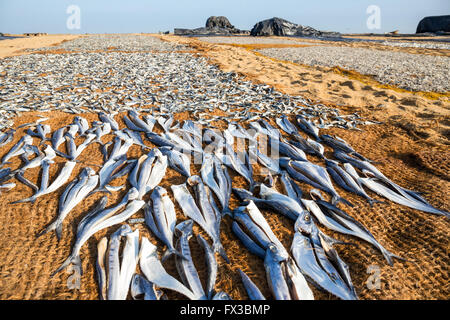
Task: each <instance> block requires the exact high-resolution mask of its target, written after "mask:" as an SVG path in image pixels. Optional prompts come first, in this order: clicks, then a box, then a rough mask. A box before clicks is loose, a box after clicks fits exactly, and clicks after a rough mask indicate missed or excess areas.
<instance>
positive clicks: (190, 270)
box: [175, 219, 207, 300]
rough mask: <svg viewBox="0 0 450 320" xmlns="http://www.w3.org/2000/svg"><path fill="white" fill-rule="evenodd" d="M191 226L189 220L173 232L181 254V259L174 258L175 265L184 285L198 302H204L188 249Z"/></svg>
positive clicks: (204, 295)
mask: <svg viewBox="0 0 450 320" xmlns="http://www.w3.org/2000/svg"><path fill="white" fill-rule="evenodd" d="M193 224H194V222H193V221H192V220H190V219H189V220H186V221H183V222H180V223H179V224H178V225H177V226H176V229H175V230H176V233H177V235H178V239H177V243H176V248H177V250H178V252H180V253H181V254H182V256H183V258H182V257H179V256H175V264H176V267H177V270H178V274H179V275H180V277H181V279H182V282H183V283H184V285H185V286H186V287H187V288H190V289H191V291H192V292H193V293H194V294H195V295H196V296H197V297H198V299H199V300H206V298H207V297H206V294H205V291H204V290H203V287H202V283H201V282H200V278H199V276H198V272H197V269H196V267H195V265H194V262H193V261H192V256H191V249H190V247H189V239H190V238H191V237H192V226H193Z"/></svg>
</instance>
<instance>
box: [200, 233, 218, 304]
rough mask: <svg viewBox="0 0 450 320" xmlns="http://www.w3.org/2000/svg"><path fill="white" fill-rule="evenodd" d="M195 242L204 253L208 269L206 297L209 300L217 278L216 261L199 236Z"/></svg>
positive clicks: (209, 248)
mask: <svg viewBox="0 0 450 320" xmlns="http://www.w3.org/2000/svg"><path fill="white" fill-rule="evenodd" d="M197 242H198V244H199V245H200V246H201V247H202V248H203V251H204V252H205V261H206V268H207V269H208V280H207V281H206V296H207V297H208V299H209V300H211V299H212V296H213V294H214V286H215V284H216V278H217V261H216V257H215V255H214V251H213V249H212V248H211V247H210V245H209V244H208V242H207V241H206V240H205V238H203V237H202V236H201V235H200V234H199V235H197Z"/></svg>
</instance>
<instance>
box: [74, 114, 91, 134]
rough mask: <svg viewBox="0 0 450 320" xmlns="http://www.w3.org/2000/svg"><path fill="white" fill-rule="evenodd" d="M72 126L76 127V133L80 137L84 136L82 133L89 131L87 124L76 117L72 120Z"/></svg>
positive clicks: (84, 120)
mask: <svg viewBox="0 0 450 320" xmlns="http://www.w3.org/2000/svg"><path fill="white" fill-rule="evenodd" d="M73 124H75V125H77V126H78V133H79V135H80V136H82V135H84V133H85V132H86V131H87V130H88V129H89V123H88V122H87V120H86V119H85V118H83V117H80V116H76V117H75V118H74V119H73Z"/></svg>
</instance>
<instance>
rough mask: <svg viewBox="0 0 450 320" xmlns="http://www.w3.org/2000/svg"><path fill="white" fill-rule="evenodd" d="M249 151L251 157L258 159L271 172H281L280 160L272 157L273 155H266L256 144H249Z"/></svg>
mask: <svg viewBox="0 0 450 320" xmlns="http://www.w3.org/2000/svg"><path fill="white" fill-rule="evenodd" d="M248 153H249V155H250V158H251V159H257V160H258V162H259V163H260V164H261V165H263V166H264V167H266V168H267V169H269V174H270V173H272V174H279V173H280V171H281V169H280V166H279V164H278V161H276V160H274V159H272V158H271V157H269V156H267V155H265V154H264V153H261V152H260V151H259V149H258V148H257V147H256V146H254V147H251V146H249V148H248Z"/></svg>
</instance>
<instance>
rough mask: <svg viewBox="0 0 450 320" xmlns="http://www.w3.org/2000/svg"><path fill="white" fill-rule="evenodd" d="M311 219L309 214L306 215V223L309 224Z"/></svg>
mask: <svg viewBox="0 0 450 320" xmlns="http://www.w3.org/2000/svg"><path fill="white" fill-rule="evenodd" d="M310 219H311V217H310V216H309V214H307V215H305V221H306V222H309V220H310Z"/></svg>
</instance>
